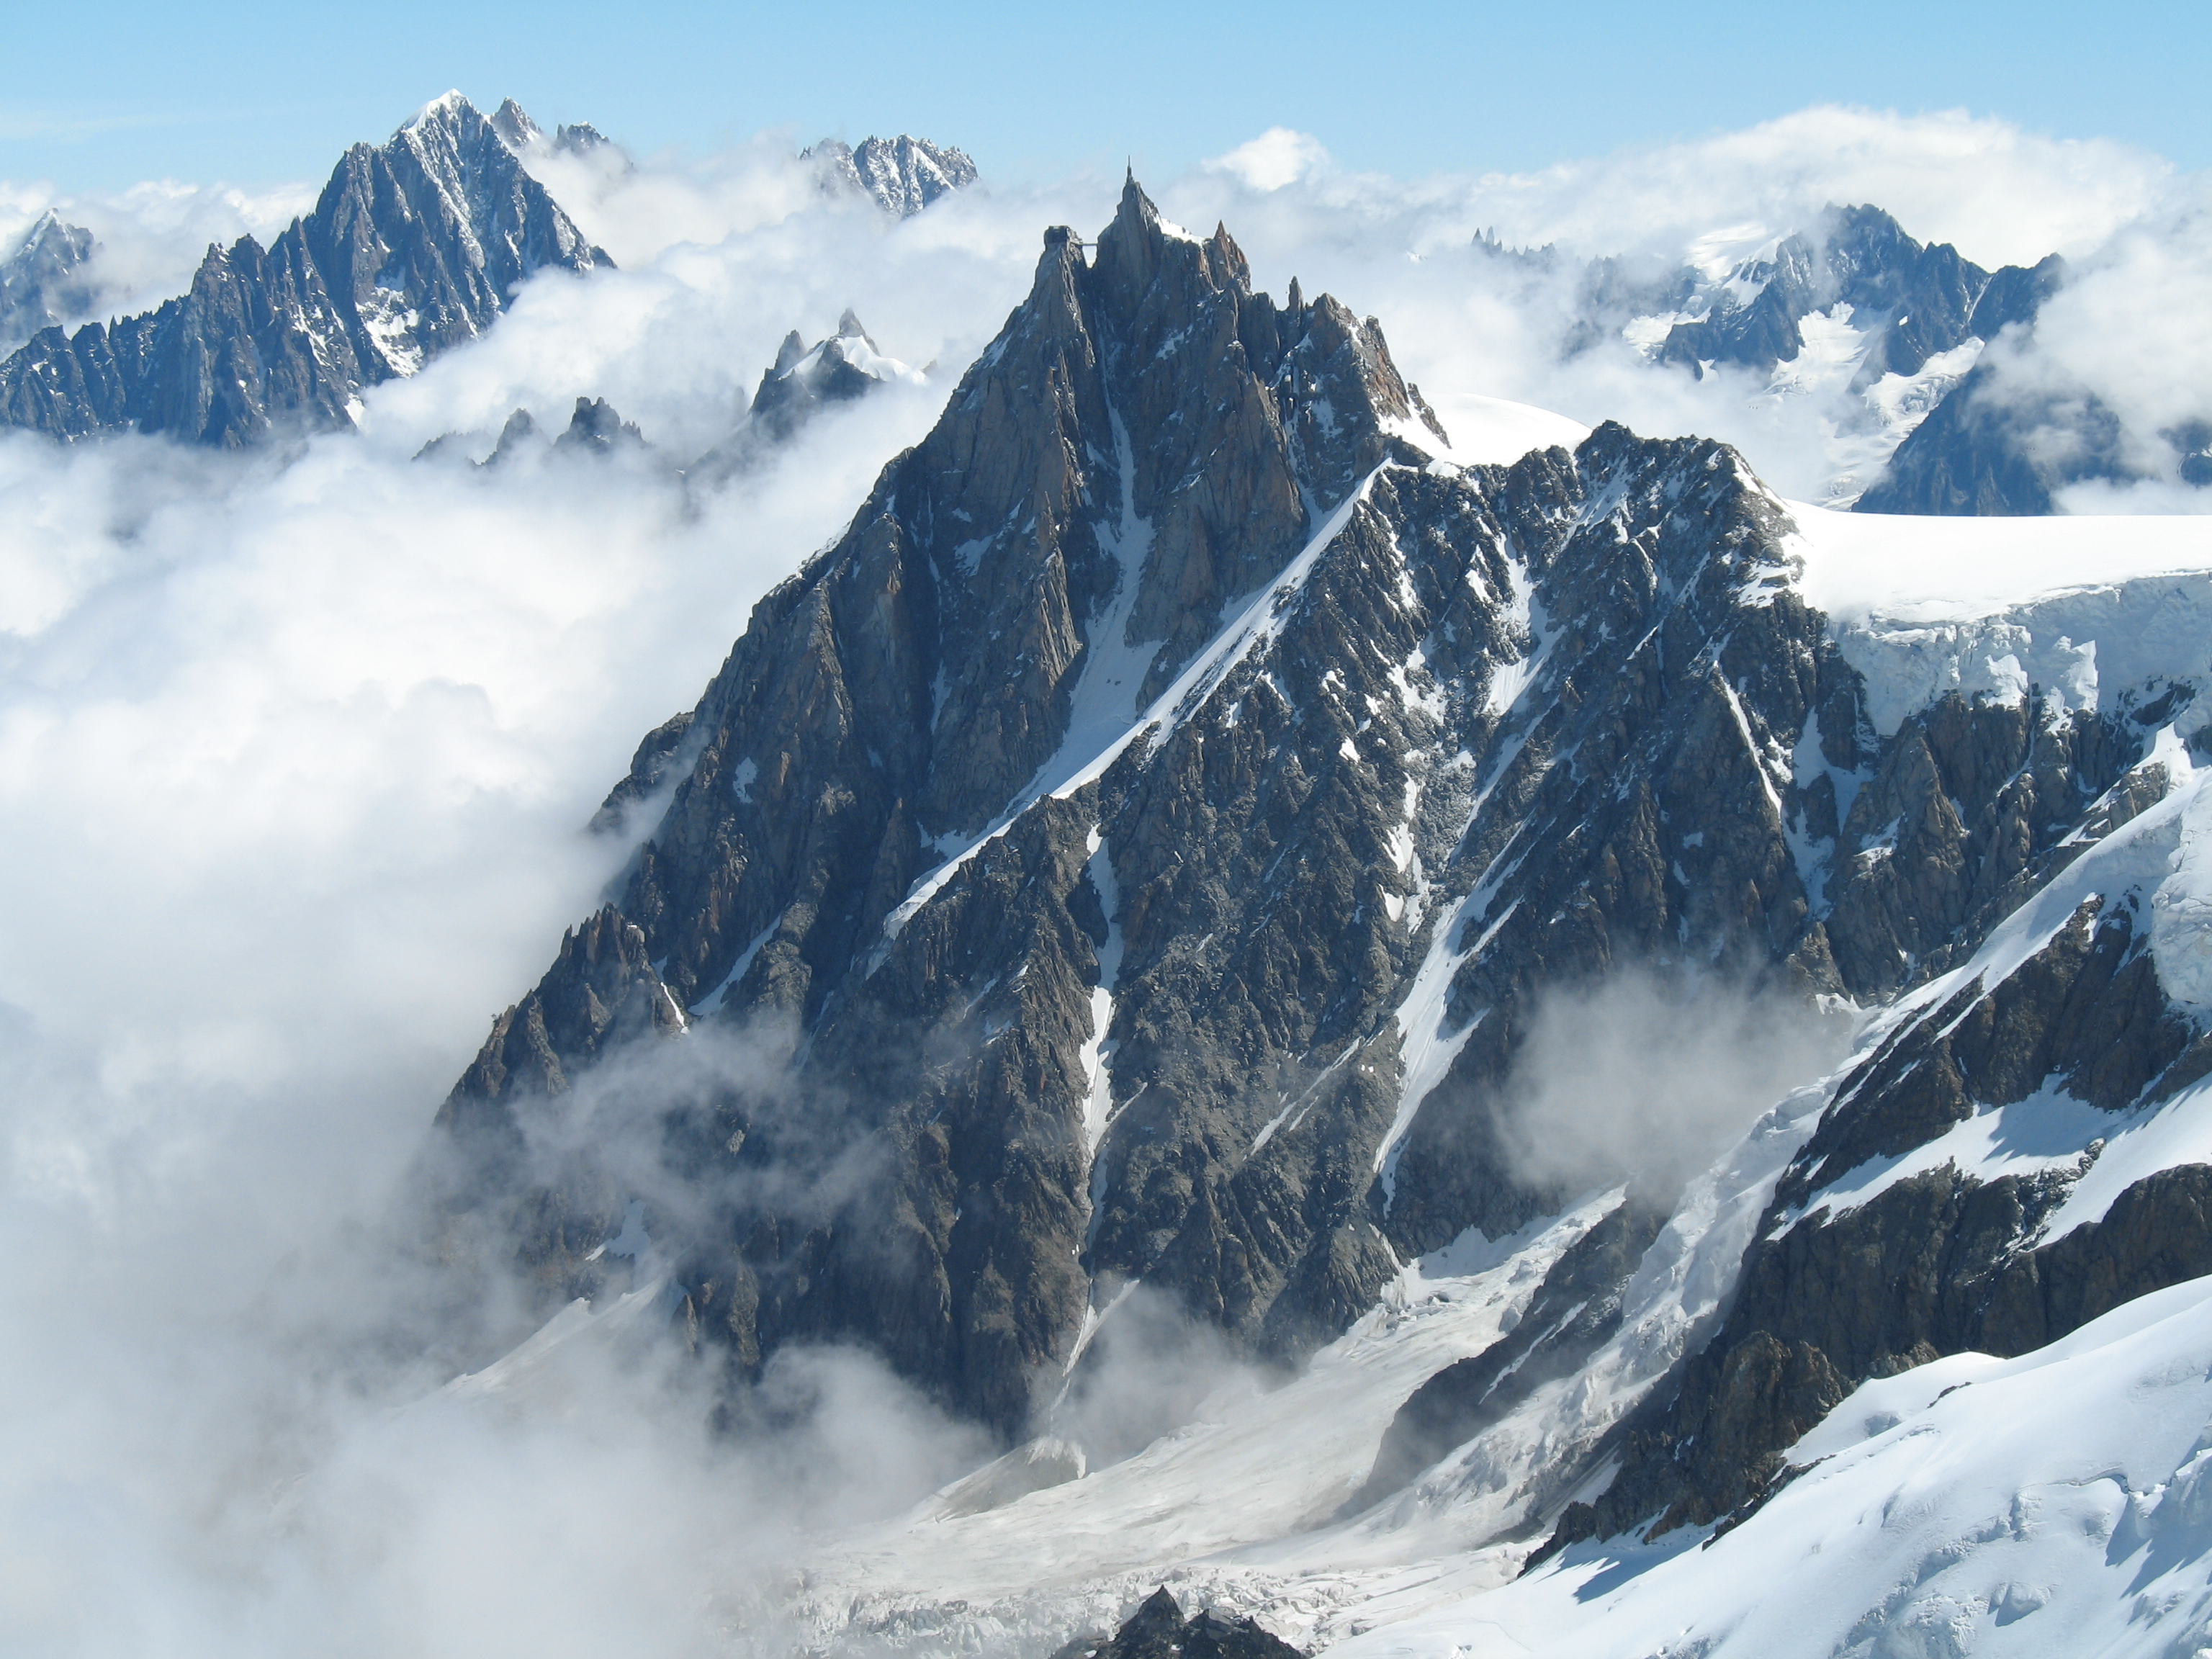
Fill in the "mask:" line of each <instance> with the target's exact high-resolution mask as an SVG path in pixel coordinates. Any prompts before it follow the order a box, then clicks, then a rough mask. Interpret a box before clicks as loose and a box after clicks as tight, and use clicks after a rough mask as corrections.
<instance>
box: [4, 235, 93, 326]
mask: <svg viewBox="0 0 2212 1659" xmlns="http://www.w3.org/2000/svg"><path fill="white" fill-rule="evenodd" d="M93 253H94V240H93V234H92V233H91V232H90V231H88V230H86V229H85V228H82V226H79V225H70V224H64V222H62V221H61V219H60V218H59V217H58V216H56V215H55V214H54V213H52V211H48V212H46V213H42V214H40V216H38V218H37V219H36V220H35V221H33V223H32V225H31V228H29V229H28V230H27V231H25V232H24V233H23V240H21V241H20V242H18V243H17V244H16V245H15V250H14V252H10V253H9V255H8V257H7V258H4V259H0V350H9V351H12V350H14V349H15V348H16V347H17V346H19V345H21V343H23V342H24V341H26V340H27V339H29V338H30V337H31V336H33V334H36V333H38V332H39V331H40V330H42V329H48V328H53V327H56V326H58V325H61V324H64V323H67V322H70V321H72V320H74V319H76V318H79V317H82V316H83V315H84V314H85V313H87V312H88V311H90V310H91V309H92V308H93V306H94V303H95V302H96V301H97V300H98V299H99V296H100V285H99V283H98V281H97V280H96V279H95V278H94V275H93V272H92V269H91V267H92V258H93Z"/></svg>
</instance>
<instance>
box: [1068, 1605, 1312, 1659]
mask: <svg viewBox="0 0 2212 1659" xmlns="http://www.w3.org/2000/svg"><path fill="white" fill-rule="evenodd" d="M1053 1659H1303V1656H1301V1655H1300V1654H1299V1652H1298V1650H1297V1649H1296V1648H1294V1647H1292V1646H1291V1644H1289V1643H1288V1642H1285V1640H1283V1638H1281V1637H1279V1636H1277V1635H1275V1634H1274V1633H1273V1632H1270V1631H1266V1630H1262V1629H1261V1627H1260V1626H1258V1625H1257V1624H1255V1622H1254V1621H1253V1620H1249V1619H1228V1618H1225V1617H1223V1616H1222V1615H1221V1614H1220V1613H1215V1612H1214V1611H1212V1609H1211V1608H1207V1609H1205V1610H1204V1611H1201V1612H1199V1613H1194V1614H1193V1615H1191V1617H1189V1618H1188V1619H1186V1618H1184V1617H1183V1616H1182V1607H1181V1605H1180V1604H1179V1603H1178V1602H1177V1601H1176V1599H1175V1597H1174V1596H1173V1595H1170V1594H1169V1593H1168V1592H1167V1590H1166V1589H1157V1590H1154V1591H1153V1592H1152V1595H1149V1596H1147V1597H1146V1600H1145V1602H1144V1604H1143V1605H1142V1606H1141V1607H1139V1608H1138V1609H1137V1610H1136V1612H1134V1613H1131V1614H1130V1615H1129V1617H1128V1618H1127V1620H1125V1621H1124V1622H1123V1623H1122V1626H1121V1629H1119V1630H1117V1631H1115V1632H1114V1633H1113V1635H1111V1636H1109V1637H1081V1638H1077V1639H1076V1640H1075V1641H1073V1642H1070V1643H1069V1644H1067V1645H1066V1646H1065V1647H1063V1648H1061V1649H1060V1651H1059V1652H1057V1653H1055V1654H1054V1656H1053Z"/></svg>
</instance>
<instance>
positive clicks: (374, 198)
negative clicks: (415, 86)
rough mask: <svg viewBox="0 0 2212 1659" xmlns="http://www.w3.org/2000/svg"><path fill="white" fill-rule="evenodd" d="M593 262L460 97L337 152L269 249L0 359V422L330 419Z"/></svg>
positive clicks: (247, 429) (230, 427)
mask: <svg viewBox="0 0 2212 1659" xmlns="http://www.w3.org/2000/svg"><path fill="white" fill-rule="evenodd" d="M608 263H609V261H608V259H607V257H606V255H605V253H604V252H600V251H599V249H597V248H594V247H592V246H590V245H589V244H588V243H587V242H586V240H584V237H583V236H582V234H580V232H579V231H578V230H577V229H576V228H575V226H574V224H572V223H571V222H569V220H568V216H567V215H566V214H564V213H562V211H561V210H560V208H559V207H557V206H556V205H555V204H554V202H553V200H552V198H551V197H549V196H548V195H547V194H546V193H545V191H544V188H543V187H542V186H541V185H538V182H537V181H536V180H535V179H532V178H531V177H530V175H529V174H528V173H525V172H524V171H523V170H522V167H521V166H520V163H519V162H517V161H516V160H515V157H514V155H513V152H512V151H511V150H510V149H508V147H507V144H506V143H505V142H503V141H502V139H501V136H500V134H499V132H498V131H496V130H495V128H494V127H493V125H492V124H491V123H489V121H487V120H485V118H483V116H482V115H480V114H478V113H477V111H476V110H475V109H474V108H473V107H472V106H471V105H470V104H469V103H468V101H467V100H465V99H464V98H462V97H461V96H460V95H459V94H457V93H454V94H447V96H446V97H445V98H442V99H441V100H438V101H437V102H436V103H435V104H432V105H431V106H429V107H428V108H427V109H425V110H424V111H423V112H422V113H421V114H420V115H418V116H417V117H416V118H415V119H414V120H413V121H410V123H408V125H405V126H404V127H402V128H401V129H400V130H399V131H398V133H396V134H394V135H393V137H392V140H391V142H390V143H386V144H385V145H383V146H381V147H380V148H372V147H371V146H369V145H367V144H356V146H354V148H353V149H350V150H349V151H347V152H346V155H345V158H344V159H343V161H340V162H339V163H338V166H337V171H336V172H334V173H332V174H331V180H330V183H329V184H328V185H325V186H324V189H323V193H322V196H321V197H320V198H319V200H318V201H317V203H316V204H315V209H314V211H313V213H311V214H309V215H308V216H307V217H306V218H304V219H301V220H297V221H295V222H294V223H293V224H292V226H291V227H290V228H289V229H287V230H286V231H284V232H283V234H281V235H280V236H278V237H277V238H276V240H275V241H274V242H273V243H272V244H270V246H269V247H268V248H267V249H265V250H264V249H263V248H262V247H261V246H260V245H259V244H258V243H257V242H256V241H254V240H253V239H252V238H251V237H245V238H241V239H240V240H239V241H238V242H236V243H235V244H234V245H233V246H230V247H229V248H227V249H224V248H210V249H209V250H208V255H207V258H206V259H205V261H204V262H203V263H202V264H201V266H200V268H199V270H198V271H197V273H196V274H195V275H194V276H193V278H192V286H191V291H190V292H189V293H188V294H186V295H184V296H183V297H181V298H179V299H176V300H172V301H168V302H167V304H165V305H164V306H162V307H161V308H160V309H159V310H157V311H154V312H150V313H145V314H143V315H141V316H137V317H127V318H125V319H122V320H120V321H118V322H115V323H112V324H106V325H103V324H99V323H93V324H88V325H86V326H85V327H83V328H82V329H80V330H78V331H77V332H76V334H75V335H70V336H65V335H64V333H63V332H62V331H61V330H59V329H58V328H51V329H47V330H46V331H43V332H41V333H40V334H39V335H38V336H36V337H34V338H33V339H32V340H31V342H30V343H28V344H27V345H25V346H24V347H23V348H22V349H21V350H19V351H18V352H16V353H15V355H14V356H11V357H9V359H8V360H7V362H4V363H0V423H4V424H6V425H9V426H21V427H32V428H37V429H38V430H40V431H43V432H47V433H50V434H52V435H54V436H56V437H58V438H82V437H86V436H88V435H93V434H94V433H99V432H107V431H118V430H122V429H125V428H135V429H137V430H138V431H142V432H161V433H168V434H171V435H174V436H176V437H178V438H180V439H183V440H185V441H188V442H193V443H204V444H210V445H216V446H221V447H237V446H240V445H243V444H248V443H252V442H253V441H257V440H258V439H260V438H263V437H264V436H266V435H268V434H270V432H271V431H273V430H276V429H278V428H288V427H303V428H327V427H341V426H344V425H347V424H349V423H350V421H351V419H352V416H351V414H350V412H349V409H350V405H351V404H352V402H353V400H354V398H356V395H357V394H358V393H359V392H361V391H362V389H363V388H364V387H368V386H376V385H379V384H380V383H381V382H383V381H386V380H392V379H393V378H395V377H397V376H401V375H407V374H414V373H415V372H416V370H417V369H419V368H421V367H422V364H423V363H424V362H426V361H427V360H428V358H429V357H431V356H435V354H437V353H438V352H440V351H442V350H445V349H447V348H449V347H451V346H454V345H458V344H459V343H462V342H463V341H465V340H470V339H473V338H474V337H476V336H477V335H478V334H480V333H482V332H483V330H485V329H486V328H488V327H489V326H490V325H491V324H492V322H493V321H494V320H495V319H496V318H497V317H498V315H499V314H500V313H501V311H503V310H504V309H505V308H506V307H507V303H508V301H509V300H510V299H511V298H512V297H513V291H514V289H515V287H516V285H517V284H519V283H521V282H522V281H523V280H524V279H525V278H526V277H528V276H531V275H532V274H533V273H535V272H537V271H538V270H544V269H546V268H547V267H549V266H550V267H557V268H560V269H562V270H574V271H586V270H592V269H594V268H595V267H598V266H601V265H605V264H608Z"/></svg>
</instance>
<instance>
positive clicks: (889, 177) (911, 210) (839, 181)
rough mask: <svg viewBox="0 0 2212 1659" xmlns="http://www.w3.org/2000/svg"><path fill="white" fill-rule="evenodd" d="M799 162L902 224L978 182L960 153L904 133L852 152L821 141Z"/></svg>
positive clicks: (838, 144) (838, 142)
mask: <svg viewBox="0 0 2212 1659" xmlns="http://www.w3.org/2000/svg"><path fill="white" fill-rule="evenodd" d="M800 159H801V160H802V161H814V162H815V163H816V164H817V166H818V167H821V168H822V170H823V177H824V179H825V180H826V181H827V182H828V183H829V185H831V187H832V188H836V189H847V190H853V191H859V192H860V194H862V195H865V196H866V197H868V198H869V199H870V200H872V201H873V202H874V203H875V204H876V205H877V206H878V207H880V208H881V209H883V210H884V212H886V213H889V214H891V215H893V216H896V217H898V218H902V219H905V218H910V217H912V216H914V215H915V214H917V213H919V212H921V210H923V209H924V208H926V207H927V206H928V205H929V204H931V203H932V202H934V201H936V200H938V199H939V197H944V196H946V195H949V194H950V193H951V192H952V191H956V190H963V189H965V188H966V187H967V186H969V185H972V184H974V183H975V179H976V177H977V175H976V172H975V162H973V161H969V159H968V156H967V155H966V153H965V152H963V151H961V150H958V149H953V148H951V146H949V145H938V144H933V143H930V142H929V140H927V138H916V137H912V136H910V135H908V134H907V133H901V134H899V135H898V136H897V137H895V138H867V139H863V140H862V141H861V143H860V145H859V147H858V148H857V149H856V148H854V147H853V146H851V145H848V144H846V143H842V141H841V140H838V139H835V138H825V139H823V141H822V142H821V143H818V144H816V145H814V146H813V147H812V148H811V149H806V150H804V151H802V152H800Z"/></svg>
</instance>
